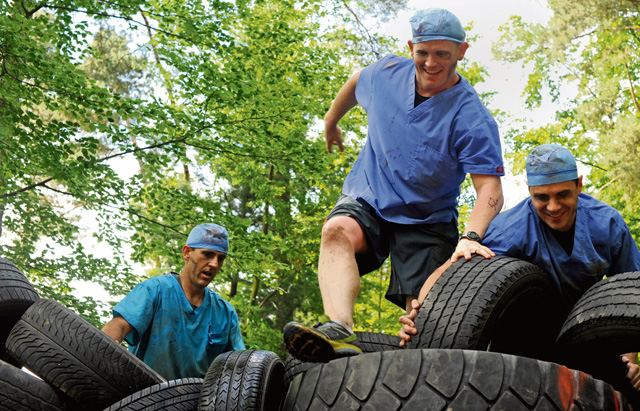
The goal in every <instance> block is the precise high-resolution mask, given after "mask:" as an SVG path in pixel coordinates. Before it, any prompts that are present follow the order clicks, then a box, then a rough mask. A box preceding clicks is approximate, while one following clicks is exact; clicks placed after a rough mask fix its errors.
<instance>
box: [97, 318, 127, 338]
mask: <svg viewBox="0 0 640 411" xmlns="http://www.w3.org/2000/svg"><path fill="white" fill-rule="evenodd" d="M131 330H133V326H132V325H131V324H129V323H128V322H127V320H125V319H124V318H122V317H121V316H119V315H117V316H115V317H113V319H112V320H111V321H109V322H108V323H106V324H105V325H104V327H102V332H103V333H105V334H107V335H108V336H109V337H111V338H113V339H114V340H116V341H117V342H118V343H122V341H123V340H124V337H126V336H127V334H129V333H130V332H131Z"/></svg>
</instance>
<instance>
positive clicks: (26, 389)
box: [0, 361, 67, 411]
mask: <svg viewBox="0 0 640 411" xmlns="http://www.w3.org/2000/svg"><path fill="white" fill-rule="evenodd" d="M65 409H67V408H66V405H65V401H64V396H63V395H62V394H61V393H59V392H58V391H56V390H55V389H54V388H53V387H51V386H50V385H49V384H47V383H46V382H44V381H42V380H40V379H38V378H36V377H34V376H31V375H29V374H27V373H26V372H24V371H22V370H20V369H18V368H16V367H14V366H13V365H10V364H8V363H6V362H4V361H0V410H3V411H6V410H12V411H62V410H65Z"/></svg>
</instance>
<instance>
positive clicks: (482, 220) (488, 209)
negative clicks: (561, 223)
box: [451, 174, 504, 262]
mask: <svg viewBox="0 0 640 411" xmlns="http://www.w3.org/2000/svg"><path fill="white" fill-rule="evenodd" d="M471 181H472V182H473V187H474V188H475V189H476V194H477V197H478V199H477V200H476V204H475V205H474V206H473V210H471V216H470V217H469V223H468V224H467V228H466V230H465V231H475V232H476V233H478V235H480V237H484V233H485V232H486V231H487V227H489V223H490V222H491V220H493V218H494V217H495V216H496V215H497V214H498V213H499V212H500V210H501V209H502V205H503V203H504V197H503V196H502V183H501V182H500V177H498V176H490V175H484V174H471ZM471 254H480V255H482V256H484V257H485V258H491V257H493V256H495V253H494V252H493V251H491V250H490V249H488V248H487V247H485V246H483V245H482V244H479V243H477V242H475V241H471V240H467V239H462V240H460V242H459V243H458V246H457V247H456V250H455V252H454V253H453V255H452V256H451V262H456V261H457V260H458V258H460V257H464V258H465V259H467V260H469V259H471Z"/></svg>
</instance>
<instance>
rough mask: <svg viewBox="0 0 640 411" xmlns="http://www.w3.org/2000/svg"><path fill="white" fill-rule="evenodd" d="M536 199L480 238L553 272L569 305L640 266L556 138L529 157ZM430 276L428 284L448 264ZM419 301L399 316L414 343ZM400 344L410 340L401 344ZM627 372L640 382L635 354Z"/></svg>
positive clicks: (615, 219)
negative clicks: (587, 191) (594, 287)
mask: <svg viewBox="0 0 640 411" xmlns="http://www.w3.org/2000/svg"><path fill="white" fill-rule="evenodd" d="M526 172H527V184H528V186H529V193H530V197H529V198H527V199H525V200H523V201H521V202H520V203H519V204H517V205H516V206H514V207H513V208H511V209H509V210H506V211H504V212H502V213H500V214H499V215H498V216H496V218H494V219H493V221H492V222H491V224H489V228H488V229H487V232H486V234H485V237H484V239H483V240H482V244H483V245H484V246H486V247H489V248H490V249H491V250H492V251H493V252H494V253H496V254H500V255H506V256H509V257H515V258H518V259H521V260H524V261H528V262H530V263H533V264H535V265H537V266H538V267H540V268H542V269H543V270H545V271H546V272H547V273H549V274H550V278H551V279H552V281H553V283H554V284H555V286H556V289H557V290H558V291H559V293H560V294H561V296H562V299H563V302H564V303H565V305H566V309H567V312H568V310H569V309H570V308H571V307H572V306H573V305H574V304H575V303H576V301H577V300H578V299H579V298H580V296H581V295H582V294H583V293H584V292H585V291H586V290H587V289H588V288H589V287H591V286H592V285H593V284H595V283H596V282H598V281H600V280H601V279H602V278H603V277H604V276H607V277H610V276H613V275H615V274H620V273H625V272H630V271H640V251H638V246H637V245H636V243H635V242H634V241H633V238H632V236H631V233H630V232H629V228H628V227H627V224H626V223H625V221H624V219H623V218H622V216H621V215H620V213H619V212H618V211H617V210H615V209H614V208H613V207H611V206H609V205H607V204H605V203H603V202H601V201H598V200H596V199H595V198H593V197H591V196H589V195H587V194H584V193H582V176H578V169H577V166H576V161H575V159H574V157H573V154H571V152H570V151H569V150H567V149H566V148H564V147H562V146H560V145H557V144H544V145H541V146H538V147H536V148H535V149H534V150H533V151H532V152H531V153H530V154H529V156H528V157H527V161H526ZM450 265H451V264H450V263H446V264H445V265H444V266H443V267H441V268H440V269H439V270H438V273H434V275H432V276H431V277H430V278H429V281H428V282H427V283H425V286H424V287H423V289H422V290H421V292H420V296H419V301H420V302H421V301H423V300H424V297H425V296H426V294H427V292H428V291H429V289H431V286H432V285H433V283H434V282H435V280H436V279H437V277H439V276H440V274H441V273H442V272H443V271H444V269H446V267H448V266H450ZM419 307H420V304H419V303H417V302H416V303H415V305H414V310H412V312H411V313H410V314H409V315H406V316H403V317H401V318H400V322H401V323H402V324H403V330H402V331H400V333H399V335H400V337H401V338H402V339H403V340H404V341H409V340H410V339H411V335H412V334H415V333H416V332H417V330H416V329H415V327H414V323H413V319H414V318H415V315H416V314H417V309H418V308H419ZM401 345H404V344H403V343H402V344H401ZM623 361H624V362H626V363H627V367H628V368H629V374H628V376H629V378H630V379H631V380H632V384H633V385H634V387H635V388H636V389H639V388H640V373H639V372H638V367H637V365H635V364H636V363H637V355H636V354H635V353H632V354H631V355H629V354H625V356H624V357H623Z"/></svg>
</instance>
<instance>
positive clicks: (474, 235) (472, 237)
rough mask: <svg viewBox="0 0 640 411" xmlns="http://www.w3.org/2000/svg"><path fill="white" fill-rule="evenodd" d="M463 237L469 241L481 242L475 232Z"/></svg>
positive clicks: (465, 234) (468, 232)
mask: <svg viewBox="0 0 640 411" xmlns="http://www.w3.org/2000/svg"><path fill="white" fill-rule="evenodd" d="M462 236H463V237H466V238H468V239H469V240H473V241H477V242H480V236H479V235H478V233H476V232H474V231H467V232H466V233H464V234H463V235H462Z"/></svg>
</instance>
